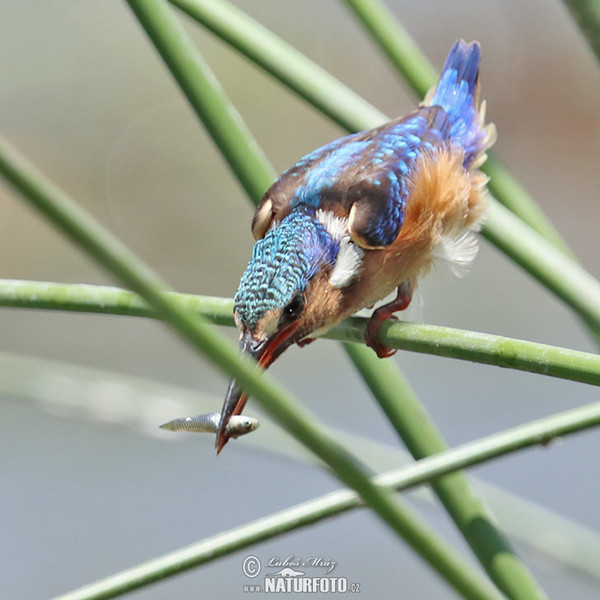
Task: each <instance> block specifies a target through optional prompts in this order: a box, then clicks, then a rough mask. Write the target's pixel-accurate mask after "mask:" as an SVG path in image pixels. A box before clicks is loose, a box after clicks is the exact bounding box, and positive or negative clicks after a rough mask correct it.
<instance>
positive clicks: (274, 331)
mask: <svg viewBox="0 0 600 600" xmlns="http://www.w3.org/2000/svg"><path fill="white" fill-rule="evenodd" d="M318 213H319V211H315V210H314V209H309V208H307V209H304V208H299V209H296V210H294V211H292V212H291V213H290V214H288V215H287V216H286V217H285V218H284V219H283V220H282V221H281V222H280V223H274V224H273V226H272V227H271V229H270V230H269V231H268V232H267V233H266V234H265V236H264V237H263V238H262V239H259V240H258V241H257V242H256V244H255V245H254V249H253V252H252V258H251V259H250V262H249V263H248V267H247V268H246V271H245V272H244V274H243V276H242V279H241V282H240V286H239V288H238V290H237V293H236V295H235V298H234V318H235V322H236V325H237V327H238V329H239V331H240V350H241V352H242V353H243V354H245V355H247V356H249V357H251V358H253V359H254V360H255V361H256V362H257V363H258V365H259V366H260V367H261V368H263V369H266V368H267V367H269V365H271V363H273V361H274V360H275V359H276V358H278V357H279V356H280V355H281V354H282V353H283V352H284V351H285V350H286V349H287V348H289V347H290V346H291V345H292V344H295V343H297V342H301V341H302V340H303V339H304V338H306V337H307V336H309V334H311V333H313V332H315V331H317V330H320V329H326V328H328V327H329V326H331V325H332V324H334V322H336V321H337V320H339V319H337V314H338V313H339V310H338V305H339V303H340V301H341V291H340V289H339V288H336V287H335V286H334V285H332V273H333V272H334V270H335V265H336V262H337V258H338V254H339V253H340V245H341V241H340V237H341V236H336V235H335V234H334V235H332V233H331V228H328V227H327V226H326V225H325V224H323V222H322V219H321V220H320V219H319V216H320V215H319V214H318ZM340 231H341V229H340ZM333 283H335V279H333ZM246 401H247V396H246V394H245V393H244V392H242V391H241V390H240V389H239V387H238V386H237V384H236V382H235V381H232V382H231V383H230V385H229V388H228V390H227V394H226V397H225V401H224V403H223V409H222V411H221V422H220V426H219V432H218V434H217V441H216V448H217V453H218V452H220V451H221V449H222V448H223V446H224V445H225V443H226V442H227V439H228V438H227V435H226V427H227V423H228V421H229V419H230V418H231V416H232V415H237V414H240V413H241V412H242V410H243V408H244V406H245V404H246Z"/></svg>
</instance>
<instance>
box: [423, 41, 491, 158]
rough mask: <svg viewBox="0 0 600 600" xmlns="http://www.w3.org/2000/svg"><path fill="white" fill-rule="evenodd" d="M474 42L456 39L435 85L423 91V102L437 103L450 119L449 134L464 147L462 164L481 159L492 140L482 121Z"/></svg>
mask: <svg viewBox="0 0 600 600" xmlns="http://www.w3.org/2000/svg"><path fill="white" fill-rule="evenodd" d="M480 58H481V48H480V46H479V43H478V42H471V43H470V44H467V43H466V42H465V41H464V40H462V39H461V40H458V41H457V42H456V43H455V44H454V46H452V48H451V49H450V52H449V53H448V57H447V58H446V62H445V63H444V68H443V69H442V74H441V75H440V79H439V81H438V84H437V86H436V87H435V88H434V89H433V90H431V91H430V93H429V94H427V97H426V99H425V102H424V104H426V105H430V106H441V107H442V108H443V109H444V112H445V113H446V114H447V115H448V118H449V120H450V138H451V139H452V140H453V141H454V142H455V143H457V144H459V145H460V146H462V148H463V149H464V153H465V159H464V164H465V166H466V167H475V166H478V165H479V164H481V163H482V162H483V161H484V160H485V154H484V152H485V150H486V149H487V148H489V147H490V146H491V145H492V144H493V142H494V140H495V128H494V126H493V125H488V126H485V125H484V119H485V102H482V104H481V108H480V107H479V85H478V79H479V61H480Z"/></svg>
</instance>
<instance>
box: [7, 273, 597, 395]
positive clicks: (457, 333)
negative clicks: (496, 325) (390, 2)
mask: <svg viewBox="0 0 600 600" xmlns="http://www.w3.org/2000/svg"><path fill="white" fill-rule="evenodd" d="M165 294H166V295H167V296H172V297H173V298H175V299H176V300H177V302H178V303H179V304H180V305H181V306H184V307H185V308H186V309H187V310H190V311H192V312H194V313H195V314H197V315H199V316H201V317H204V318H205V319H206V320H208V321H210V322H211V323H213V324H215V325H227V326H232V325H234V322H233V316H232V315H233V303H232V300H231V299H230V298H217V297H214V296H196V295H194V294H179V293H176V292H165ZM0 306H7V307H17V308H31V309H45V310H66V311H77V312H87V313H98V314H111V315H126V316H130V317H148V318H157V315H156V313H155V312H154V311H153V310H152V309H151V308H150V307H149V306H148V305H147V304H146V303H145V302H144V301H143V300H142V299H141V298H140V297H139V296H138V295H137V294H134V293H133V292H130V291H127V290H124V289H121V288H117V287H113V286H100V285H89V284H67V283H51V282H44V281H20V280H14V279H0ZM367 322H368V319H366V318H364V317H353V318H350V319H346V320H345V321H344V322H342V323H340V324H339V325H338V326H336V327H335V328H333V329H332V330H331V331H329V332H328V333H325V334H324V335H323V337H324V338H328V339H333V340H338V341H342V342H359V343H364V337H365V330H366V324H367ZM380 335H381V339H382V340H383V342H384V343H385V345H386V346H388V347H390V348H397V349H400V350H410V351H412V352H421V353H424V354H432V355H435V356H445V357H448V358H455V359H459V360H468V361H472V362H477V363H482V364H489V365H495V366H500V367H504V368H509V369H517V370H520V371H527V372H529V373H537V374H540V375H546V376H550V377H559V378H561V379H568V380H570V381H578V382H581V383H588V384H591V385H600V356H598V355H597V354H591V353H587V352H580V351H578V350H571V349H568V348H560V347H557V346H549V345H547V344H538V343H535V342H529V341H525V340H518V339H514V338H507V337H503V336H497V335H490V334H487V333H479V332H476V331H465V330H461V329H454V328H451V327H441V326H439V325H426V324H421V323H408V322H403V321H390V322H387V323H384V324H383V325H382V326H381V332H380ZM366 352H367V355H370V354H371V353H370V352H369V351H366ZM378 364H380V363H379V361H375V362H374V366H375V365H378ZM388 364H389V363H388ZM379 368H381V369H382V370H383V369H384V367H383V365H381V367H379ZM386 368H387V367H386Z"/></svg>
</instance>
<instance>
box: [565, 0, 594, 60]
mask: <svg viewBox="0 0 600 600" xmlns="http://www.w3.org/2000/svg"><path fill="white" fill-rule="evenodd" d="M564 2H565V4H566V5H567V8H568V9H569V11H570V13H571V14H572V15H573V19H575V22H576V23H577V25H578V26H579V28H580V29H581V31H582V32H583V35H585V37H586V39H587V41H588V44H589V45H590V48H591V49H592V52H593V53H594V54H595V55H596V59H597V60H600V0H564Z"/></svg>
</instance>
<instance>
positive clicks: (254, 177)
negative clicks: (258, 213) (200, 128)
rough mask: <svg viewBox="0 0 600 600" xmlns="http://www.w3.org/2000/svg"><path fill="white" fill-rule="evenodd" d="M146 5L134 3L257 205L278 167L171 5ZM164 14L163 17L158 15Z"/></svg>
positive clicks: (149, 35) (150, 35)
mask: <svg viewBox="0 0 600 600" xmlns="http://www.w3.org/2000/svg"><path fill="white" fill-rule="evenodd" d="M144 4H145V3H144V2H136V1H133V2H129V5H130V6H131V8H132V10H133V11H134V13H135V15H136V17H137V18H138V19H139V21H140V23H141V24H142V26H143V27H144V29H145V30H146V33H147V34H148V37H149V38H150V39H151V40H152V42H153V43H154V45H155V47H156V49H157V50H158V52H159V53H160V55H161V57H162V58H163V60H164V61H165V63H166V65H167V67H168V68H169V71H170V72H171V74H172V75H173V77H174V78H175V80H176V81H177V83H178V84H179V86H180V87H181V90H182V91H183V93H184V94H185V96H186V98H187V99H188V101H189V103H190V104H191V106H192V108H193V109H194V111H195V112H196V114H197V115H198V116H199V117H200V119H201V120H202V122H203V123H204V126H205V127H206V129H207V130H208V132H209V133H210V135H211V136H212V138H213V140H214V141H215V143H216V144H217V146H218V147H219V149H220V150H221V152H222V153H223V155H224V157H225V159H226V160H227V162H228V164H229V165H230V167H231V168H232V170H233V172H234V173H235V175H236V177H237V178H238V180H239V182H240V183H241V185H242V186H243V188H244V189H245V190H246V192H247V194H248V195H249V196H250V198H252V200H253V201H254V202H255V203H257V202H258V201H259V200H260V199H261V198H262V196H263V194H264V193H265V192H266V191H267V188H268V187H269V186H270V185H271V183H273V181H274V179H275V177H276V176H277V175H276V173H275V171H274V169H273V168H272V167H270V165H269V163H268V161H267V159H266V157H265V155H264V154H263V151H262V149H261V148H260V146H259V145H258V144H257V143H256V141H255V140H254V138H253V137H252V135H251V134H250V132H249V131H248V129H247V127H246V124H245V123H244V121H243V120H242V118H241V117H240V115H239V113H238V111H237V110H236V108H235V107H234V106H233V104H231V103H230V102H229V101H228V99H227V96H226V94H225V92H224V90H223V88H222V87H221V84H220V83H219V81H218V80H217V78H216V77H215V76H214V74H213V72H212V71H211V70H210V68H209V67H208V65H207V63H206V61H205V60H204V58H203V57H202V55H201V54H200V53H199V52H197V51H196V48H195V47H194V44H193V42H192V41H191V40H190V38H189V36H188V35H187V33H186V31H185V29H184V28H183V26H182V25H181V23H180V22H179V21H178V20H177V19H176V18H175V17H174V16H172V15H169V14H168V13H167V10H168V7H166V6H161V8H160V9H159V8H155V9H154V10H146V9H145V8H144V6H143V5H144ZM150 4H151V3H150ZM159 12H160V17H161V18H156V15H159ZM240 132H242V133H243V135H240Z"/></svg>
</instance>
